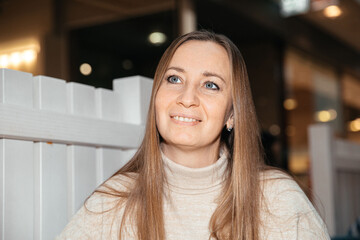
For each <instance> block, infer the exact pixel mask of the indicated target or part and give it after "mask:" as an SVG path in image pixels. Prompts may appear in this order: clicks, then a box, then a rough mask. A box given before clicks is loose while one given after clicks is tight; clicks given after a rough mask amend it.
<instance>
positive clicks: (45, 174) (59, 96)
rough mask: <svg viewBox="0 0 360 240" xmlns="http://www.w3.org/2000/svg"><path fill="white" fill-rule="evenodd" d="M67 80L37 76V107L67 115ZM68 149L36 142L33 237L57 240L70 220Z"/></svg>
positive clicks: (42, 239)
mask: <svg viewBox="0 0 360 240" xmlns="http://www.w3.org/2000/svg"><path fill="white" fill-rule="evenodd" d="M66 94H67V93H66V82H65V81H64V80H60V79H55V78H50V77H45V76H38V77H35V78H34V105H35V108H36V109H39V110H46V111H52V112H58V113H63V114H65V113H66V111H67V109H66V107H67V106H66ZM66 157H67V151H66V145H65V144H53V143H44V142H38V143H35V144H34V160H35V172H36V174H35V186H34V187H35V208H34V209H35V220H34V224H35V226H34V238H35V239H37V240H50V239H54V238H55V237H56V235H58V234H59V233H60V232H61V230H62V229H63V228H64V227H65V225H66V223H67V162H66Z"/></svg>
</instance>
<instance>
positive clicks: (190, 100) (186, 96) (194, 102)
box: [177, 85, 200, 108]
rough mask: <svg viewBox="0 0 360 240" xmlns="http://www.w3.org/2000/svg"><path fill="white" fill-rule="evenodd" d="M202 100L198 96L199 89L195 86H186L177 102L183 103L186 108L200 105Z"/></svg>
mask: <svg viewBox="0 0 360 240" xmlns="http://www.w3.org/2000/svg"><path fill="white" fill-rule="evenodd" d="M199 103H200V100H199V98H198V93H197V89H196V88H195V87H194V86H186V85H185V86H184V88H183V90H182V91H181V93H180V94H179V97H178V98H177V104H180V105H183V106H184V107H186V108H189V107H197V106H199Z"/></svg>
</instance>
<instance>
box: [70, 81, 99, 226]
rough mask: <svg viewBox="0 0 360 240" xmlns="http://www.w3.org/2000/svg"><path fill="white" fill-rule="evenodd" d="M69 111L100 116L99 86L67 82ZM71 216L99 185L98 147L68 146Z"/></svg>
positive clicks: (75, 113)
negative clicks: (96, 91)
mask: <svg viewBox="0 0 360 240" xmlns="http://www.w3.org/2000/svg"><path fill="white" fill-rule="evenodd" d="M67 97H68V99H67V105H68V112H69V113H71V114H73V115H80V116H89V117H96V105H95V104H96V103H95V88H94V87H91V86H87V85H84V84H79V83H68V84H67ZM67 150H68V156H67V157H68V174H69V177H68V182H69V193H68V194H69V197H68V200H69V202H68V204H69V210H68V218H69V219H70V218H71V216H72V215H73V214H74V213H75V212H76V211H77V210H78V209H79V208H80V207H81V206H82V205H83V203H84V201H85V199H86V198H87V197H88V196H89V195H90V194H91V193H92V192H93V191H94V189H95V188H96V186H97V185H98V181H97V177H96V176H97V172H98V171H97V166H98V163H97V160H96V149H95V148H94V147H86V146H76V145H72V146H68V147H67Z"/></svg>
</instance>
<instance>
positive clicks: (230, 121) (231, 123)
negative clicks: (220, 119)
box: [226, 112, 234, 129]
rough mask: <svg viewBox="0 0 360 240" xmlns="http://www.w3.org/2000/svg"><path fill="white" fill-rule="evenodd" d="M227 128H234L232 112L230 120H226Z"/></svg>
mask: <svg viewBox="0 0 360 240" xmlns="http://www.w3.org/2000/svg"><path fill="white" fill-rule="evenodd" d="M226 128H227V129H231V128H234V114H233V112H231V114H230V116H229V118H228V120H227V121H226Z"/></svg>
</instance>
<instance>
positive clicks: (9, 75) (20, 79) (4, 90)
mask: <svg viewBox="0 0 360 240" xmlns="http://www.w3.org/2000/svg"><path fill="white" fill-rule="evenodd" d="M32 89H33V78H32V74H30V73H25V72H19V71H15V70H10V69H4V68H0V103H6V104H15V105H21V106H25V107H30V108H32V107H33V96H32V94H33V91H32Z"/></svg>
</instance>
